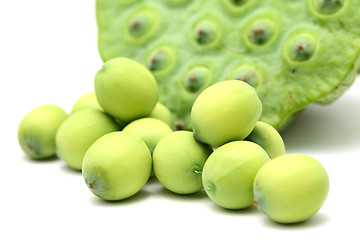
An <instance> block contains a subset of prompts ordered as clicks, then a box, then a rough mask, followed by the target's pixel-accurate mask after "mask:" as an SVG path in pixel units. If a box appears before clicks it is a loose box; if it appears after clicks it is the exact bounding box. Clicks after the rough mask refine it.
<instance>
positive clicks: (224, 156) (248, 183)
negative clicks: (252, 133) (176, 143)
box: [202, 141, 269, 209]
mask: <svg viewBox="0 0 360 240" xmlns="http://www.w3.org/2000/svg"><path fill="white" fill-rule="evenodd" d="M268 160H269V156H268V155H267V154H266V152H265V151H264V149H262V148H261V147H260V146H259V145H257V144H255V143H252V142H248V141H233V142H230V143H227V144H224V145H222V146H221V147H219V148H217V149H216V150H215V151H214V152H213V153H212V154H211V155H210V157H209V158H208V160H207V161H206V163H205V165H204V169H203V175H202V181H203V185H204V189H205V191H206V193H207V195H208V196H209V197H210V199H211V200H212V201H214V203H216V204H217V205H218V206H220V207H223V208H228V209H243V208H247V207H250V206H251V205H252V204H253V201H254V194H253V183H254V179H255V175H256V173H257V172H258V171H259V169H260V168H261V167H262V166H263V165H264V164H265V163H266V162H267V161H268Z"/></svg>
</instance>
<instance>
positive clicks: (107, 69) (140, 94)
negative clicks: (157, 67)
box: [94, 58, 159, 122]
mask: <svg viewBox="0 0 360 240" xmlns="http://www.w3.org/2000/svg"><path fill="white" fill-rule="evenodd" d="M94 85H95V93H96V98H97V100H98V102H99V104H100V106H101V107H102V108H103V109H104V111H106V112H107V113H108V114H110V115H111V116H113V117H114V118H116V119H119V120H120V121H122V122H131V121H133V120H135V119H138V118H141V117H146V116H148V115H149V114H150V113H151V111H152V110H153V109H154V107H155V105H156V103H157V101H158V94H159V93H158V86H157V82H156V80H155V78H154V77H153V75H152V74H151V72H149V70H148V69H146V68H145V67H144V66H143V65H141V64H140V63H138V62H136V61H133V60H131V59H127V58H114V59H111V60H109V61H107V62H105V63H104V65H103V67H102V68H101V69H100V70H99V71H98V72H97V73H96V75H95V81H94Z"/></svg>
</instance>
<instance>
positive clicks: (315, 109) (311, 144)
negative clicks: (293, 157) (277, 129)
mask: <svg viewBox="0 0 360 240" xmlns="http://www.w3.org/2000/svg"><path fill="white" fill-rule="evenodd" d="M359 105H360V101H358V100H357V99H352V98H344V99H340V100H338V101H337V102H335V103H332V104H331V105H326V106H323V105H319V104H312V105H310V106H308V107H307V108H306V109H305V110H304V111H303V112H302V113H301V114H300V115H299V116H298V117H297V118H296V119H295V120H294V122H293V123H292V124H291V125H290V126H289V127H288V128H287V129H285V130H283V131H282V132H281V133H280V134H281V136H282V137H283V139H284V142H285V147H286V149H287V151H288V152H299V151H303V150H306V151H316V152H318V151H327V152H332V151H337V150H338V149H354V147H358V146H359V145H360V134H359V133H360V124H358V123H359V122H360V112H359V110H358V109H359Z"/></svg>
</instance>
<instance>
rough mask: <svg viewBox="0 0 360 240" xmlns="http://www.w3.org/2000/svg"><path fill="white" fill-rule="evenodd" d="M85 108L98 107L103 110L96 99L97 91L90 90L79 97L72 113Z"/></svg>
mask: <svg viewBox="0 0 360 240" xmlns="http://www.w3.org/2000/svg"><path fill="white" fill-rule="evenodd" d="M84 108H96V109H99V110H102V111H103V109H102V108H101V106H100V105H99V103H98V101H97V99H96V95H95V92H88V93H86V94H84V95H82V96H81V97H80V98H78V99H77V100H76V102H75V103H74V105H73V106H72V108H71V114H72V113H74V112H77V111H80V110H82V109H84Z"/></svg>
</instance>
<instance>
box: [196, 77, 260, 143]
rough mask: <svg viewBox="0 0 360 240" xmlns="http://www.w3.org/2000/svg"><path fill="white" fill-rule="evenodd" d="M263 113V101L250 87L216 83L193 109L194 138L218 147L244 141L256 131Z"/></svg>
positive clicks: (237, 83) (236, 83)
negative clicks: (254, 129)
mask: <svg viewBox="0 0 360 240" xmlns="http://www.w3.org/2000/svg"><path fill="white" fill-rule="evenodd" d="M261 111H262V104H261V102H260V99H259V98H258V96H257V93H256V91H255V89H254V88H253V87H251V86H250V85H249V84H247V83H245V82H242V81H238V80H227V81H222V82H218V83H215V84H213V85H211V86H210V87H208V88H206V89H205V90H204V91H203V92H202V93H201V94H200V95H199V96H198V97H197V99H196V100H195V102H194V105H193V107H192V109H191V125H192V127H193V132H194V137H195V138H196V139H197V140H198V141H200V142H203V143H207V144H210V145H211V146H214V147H218V146H221V145H222V144H225V143H227V142H230V141H233V140H242V139H244V138H245V137H247V136H248V135H249V134H250V132H251V131H252V130H253V128H254V126H255V124H256V122H257V121H258V120H259V118H260V115H261ZM214 113H215V114H214Z"/></svg>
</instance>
